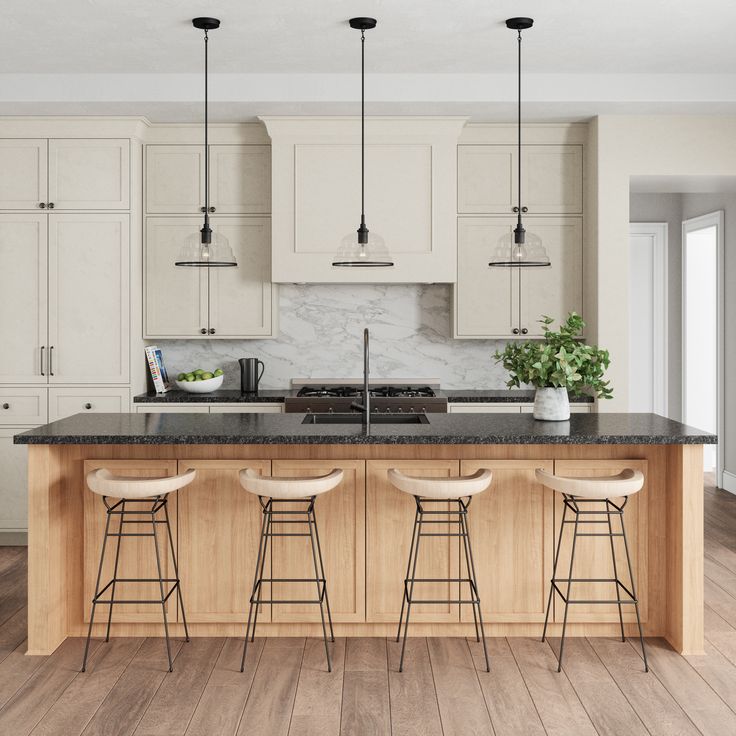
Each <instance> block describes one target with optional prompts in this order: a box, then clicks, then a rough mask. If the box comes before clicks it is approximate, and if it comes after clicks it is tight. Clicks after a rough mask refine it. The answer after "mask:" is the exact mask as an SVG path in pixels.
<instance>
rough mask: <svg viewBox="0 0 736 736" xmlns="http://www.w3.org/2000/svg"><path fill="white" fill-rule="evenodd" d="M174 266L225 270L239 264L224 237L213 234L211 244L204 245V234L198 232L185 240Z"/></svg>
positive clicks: (211, 234)
mask: <svg viewBox="0 0 736 736" xmlns="http://www.w3.org/2000/svg"><path fill="white" fill-rule="evenodd" d="M174 265H176V266H191V267H193V268H224V267H228V266H237V265H238V262H237V260H236V259H235V254H234V253H233V249H232V248H231V247H230V243H229V242H228V239H227V238H226V237H225V236H224V235H220V233H216V232H211V233H210V242H209V243H203V242H202V233H201V232H197V233H192V234H191V235H188V236H187V237H186V238H184V242H183V244H182V246H181V248H180V250H179V255H178V257H177V259H176V261H175V262H174Z"/></svg>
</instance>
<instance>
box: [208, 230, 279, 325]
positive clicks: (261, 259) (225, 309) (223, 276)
mask: <svg viewBox="0 0 736 736" xmlns="http://www.w3.org/2000/svg"><path fill="white" fill-rule="evenodd" d="M212 224H213V229H214V230H215V231H216V232H217V233H221V234H222V235H224V236H225V237H226V238H227V239H228V242H229V243H230V246H231V248H232V249H233V252H234V253H235V257H236V259H237V261H238V265H237V268H214V269H211V270H210V272H209V287H210V288H209V295H210V299H209V326H210V329H214V330H215V333H214V334H215V336H219V337H255V336H260V337H266V336H271V335H273V334H274V318H275V316H276V314H275V310H274V309H273V301H274V295H275V291H274V290H275V288H276V287H274V286H273V285H272V284H271V221H270V218H267V217H225V218H217V219H216V220H213V221H212Z"/></svg>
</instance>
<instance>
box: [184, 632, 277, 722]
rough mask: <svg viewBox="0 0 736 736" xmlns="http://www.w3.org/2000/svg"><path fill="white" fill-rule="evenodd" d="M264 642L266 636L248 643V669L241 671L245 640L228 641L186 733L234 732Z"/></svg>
mask: <svg viewBox="0 0 736 736" xmlns="http://www.w3.org/2000/svg"><path fill="white" fill-rule="evenodd" d="M263 644H264V640H263V639H256V640H255V641H254V642H253V643H252V644H249V645H248V656H247V657H246V660H245V672H241V671H240V658H241V656H242V653H243V640H242V639H238V638H233V639H227V640H226V641H225V645H224V646H223V648H222V651H221V652H220V656H219V657H218V658H217V663H216V664H215V667H214V669H213V670H212V674H211V675H210V679H209V681H208V682H207V685H206V686H205V688H204V692H203V693H202V697H201V698H200V699H199V703H198V705H197V709H196V710H195V711H194V715H193V716H192V720H191V722H190V723H189V728H187V730H186V736H211V734H218V736H220V735H221V736H233V734H235V732H236V731H237V730H238V724H239V723H240V719H241V717H242V715H243V710H244V709H245V702H246V700H247V699H248V694H249V693H250V688H251V685H252V683H253V677H254V675H255V672H256V667H257V666H258V660H259V659H260V657H261V652H262V651H263Z"/></svg>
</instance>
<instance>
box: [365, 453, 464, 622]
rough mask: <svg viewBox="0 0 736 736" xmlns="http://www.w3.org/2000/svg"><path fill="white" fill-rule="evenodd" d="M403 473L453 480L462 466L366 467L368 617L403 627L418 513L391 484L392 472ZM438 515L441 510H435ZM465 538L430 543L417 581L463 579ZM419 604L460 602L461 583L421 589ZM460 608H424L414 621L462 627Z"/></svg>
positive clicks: (425, 543) (423, 549) (404, 463)
mask: <svg viewBox="0 0 736 736" xmlns="http://www.w3.org/2000/svg"><path fill="white" fill-rule="evenodd" d="M390 468H398V469H399V470H400V471H401V472H402V473H406V474H407V475H416V476H423V477H432V478H434V477H437V478H447V477H449V476H453V475H457V474H458V471H459V462H458V461H456V460H416V461H412V460H392V461H383V460H372V461H369V462H368V463H367V464H366V550H367V552H366V558H367V559H366V614H367V620H368V621H370V622H389V623H396V624H398V621H399V612H400V610H401V600H402V596H403V592H404V576H405V575H406V564H407V561H408V559H409V547H410V545H411V535H412V527H413V524H414V516H415V513H416V504H415V503H414V498H413V497H412V496H409V495H408V494H406V493H402V492H401V491H399V490H398V489H396V488H394V487H393V486H392V485H391V483H389V481H388V478H387V472H388V470H389V469H390ZM432 507H433V509H434V508H435V507H436V505H435V504H432ZM459 567H460V559H459V538H458V537H447V538H445V537H425V538H423V539H422V543H421V545H420V550H419V559H418V562H417V577H420V578H442V577H444V578H457V577H459ZM414 590H415V598H432V599H436V600H440V599H449V598H456V596H457V584H456V583H454V584H453V583H418V584H417V585H416V586H415V589H414ZM458 608H459V606H457V605H453V604H447V605H444V604H437V605H420V604H417V605H416V607H415V608H413V609H412V612H411V618H412V621H423V622H429V623H435V622H456V621H458V620H459V613H458Z"/></svg>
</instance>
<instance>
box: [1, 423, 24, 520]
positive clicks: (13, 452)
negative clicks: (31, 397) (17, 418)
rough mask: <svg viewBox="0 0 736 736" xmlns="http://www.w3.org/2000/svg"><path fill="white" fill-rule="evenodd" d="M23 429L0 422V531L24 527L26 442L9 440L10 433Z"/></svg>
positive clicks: (16, 432) (22, 430)
mask: <svg viewBox="0 0 736 736" xmlns="http://www.w3.org/2000/svg"><path fill="white" fill-rule="evenodd" d="M27 429H30V427H4V426H0V468H2V473H0V532H25V531H26V529H28V492H27V487H28V482H27V480H26V475H27V473H28V446H27V445H14V444H13V436H14V435H16V434H20V433H21V432H25V431H26V430H27Z"/></svg>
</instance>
